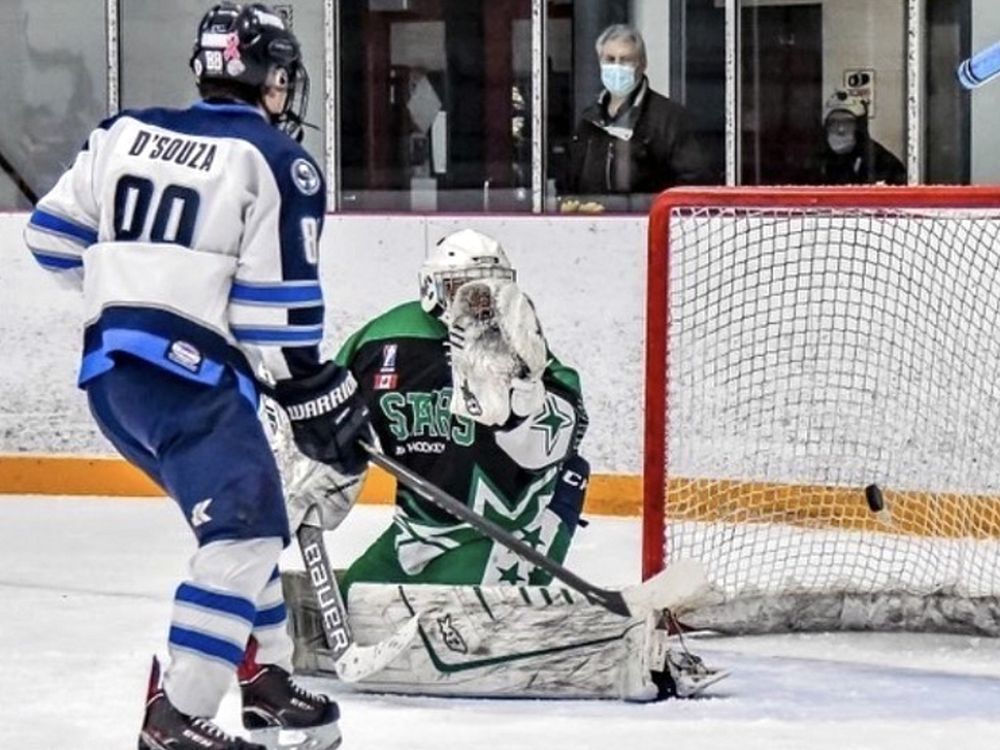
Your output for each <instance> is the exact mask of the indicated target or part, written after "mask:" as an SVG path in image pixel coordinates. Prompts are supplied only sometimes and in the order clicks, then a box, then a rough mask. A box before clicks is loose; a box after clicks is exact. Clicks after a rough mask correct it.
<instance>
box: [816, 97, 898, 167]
mask: <svg viewBox="0 0 1000 750" xmlns="http://www.w3.org/2000/svg"><path fill="white" fill-rule="evenodd" d="M823 129H824V131H825V139H824V144H823V152H822V154H821V155H820V157H819V159H818V160H817V163H816V164H815V165H814V167H813V169H812V170H811V176H810V180H809V181H810V182H815V183H816V184H819V185H861V184H876V183H878V184H885V185H905V184H906V168H905V167H904V166H903V163H902V162H901V161H900V160H899V159H898V158H896V156H895V155H894V154H893V153H892V152H891V151H889V149H887V148H886V147H885V146H883V145H882V144H881V143H879V142H878V141H876V140H875V139H874V138H872V137H871V134H870V133H869V132H868V103H867V102H866V101H865V100H864V99H862V98H860V97H858V96H853V95H851V94H849V93H847V92H846V91H835V92H834V93H833V95H832V96H831V97H830V98H829V99H828V100H827V102H826V105H825V106H824V107H823Z"/></svg>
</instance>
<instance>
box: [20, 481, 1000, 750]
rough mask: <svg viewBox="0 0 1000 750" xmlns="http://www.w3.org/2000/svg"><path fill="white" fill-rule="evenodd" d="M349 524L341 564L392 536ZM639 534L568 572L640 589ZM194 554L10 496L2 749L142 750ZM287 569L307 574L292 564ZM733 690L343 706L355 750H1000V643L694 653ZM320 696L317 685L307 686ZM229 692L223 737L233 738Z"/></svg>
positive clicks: (858, 643)
mask: <svg viewBox="0 0 1000 750" xmlns="http://www.w3.org/2000/svg"><path fill="white" fill-rule="evenodd" d="M388 518H389V515H388V511H387V510H386V509H384V508H374V507H361V508H358V509H356V511H355V512H354V514H353V515H352V517H351V518H350V519H349V520H348V522H347V523H346V524H345V526H344V527H342V528H341V529H340V530H338V531H337V532H336V533H334V534H328V535H327V544H328V546H329V548H330V552H331V557H332V559H333V562H334V564H335V565H343V564H344V563H346V562H347V561H348V560H350V559H351V558H352V557H353V556H354V555H356V554H357V553H359V552H360V551H361V550H362V549H363V548H364V547H365V546H366V544H367V543H368V542H369V541H370V540H371V539H372V538H373V537H374V535H375V534H376V532H377V531H378V530H380V529H381V528H382V527H383V526H384V525H385V524H386V523H387V522H388ZM638 538H639V535H638V522H637V521H634V520H621V519H601V518H598V519H594V520H593V522H592V523H591V525H590V526H589V527H588V528H586V529H583V530H581V532H580V533H579V536H578V542H577V544H576V546H574V548H573V550H572V552H571V554H570V557H569V560H568V564H569V565H570V566H571V567H573V568H574V569H575V570H576V571H577V572H579V573H581V574H582V575H584V576H585V577H589V578H591V579H592V580H594V581H595V582H598V583H602V584H607V585H611V584H616V583H629V582H634V581H636V580H637V578H638V568H639V550H638ZM193 545H194V543H193V539H192V538H191V535H190V534H189V532H188V531H187V529H186V527H185V526H184V523H183V521H182V519H181V517H180V513H179V512H178V511H177V510H176V508H175V506H174V505H173V504H172V503H169V502H165V501H162V500H130V501H122V500H106V499H59V498H16V497H2V496H0V560H2V566H0V597H2V614H0V748H3V749H4V750H7V749H8V748H9V749H10V750H15V749H16V750H53V749H54V748H73V749H74V750H111V749H112V748H115V749H118V748H134V747H135V743H136V736H137V730H138V726H139V721H140V719H141V714H142V703H143V697H144V694H145V682H146V676H147V673H148V666H149V659H150V656H151V655H152V654H153V653H154V652H160V653H162V652H163V651H164V650H165V638H166V628H167V623H168V617H169V612H170V601H171V597H172V594H173V590H174V588H175V586H176V585H177V583H178V582H179V580H180V579H181V578H182V577H183V576H184V574H185V565H186V561H187V558H188V556H189V555H190V553H191V552H192V550H193ZM286 562H287V563H288V565H289V567H301V564H300V563H299V562H298V560H297V551H296V550H294V549H291V550H288V551H286ZM689 641H690V645H691V646H692V648H693V650H694V651H695V652H696V653H699V654H701V655H702V656H704V657H705V660H706V661H707V662H708V663H709V664H711V665H713V666H721V667H725V668H728V669H731V670H732V672H733V674H732V676H731V677H730V678H729V679H727V680H725V681H723V682H722V683H719V684H718V685H716V686H715V687H714V688H712V689H710V694H709V696H708V697H705V698H702V699H700V700H691V701H668V702H664V703H658V704H647V705H628V704H622V703H616V702H583V701H544V702H543V701H518V700H504V701H491V700H445V699H432V698H400V697H390V696H371V695H360V694H351V693H342V694H339V695H338V700H339V702H340V704H341V709H342V712H343V719H342V729H343V732H344V738H345V739H344V745H343V747H344V748H345V750H350V749H351V748H358V749H359V750H394V749H395V748H400V749H401V750H413V749H417V748H421V749H422V748H426V749H427V750H432V749H433V750H445V749H449V748H456V749H458V748H473V747H489V748H490V750H521V749H525V750H585V749H589V748H594V749H595V750H606V749H608V748H611V749H612V750H654V749H655V748H671V750H674V749H676V750H700V749H701V748H705V749H708V748H712V749H715V748H720V749H721V748H727V749H728V748H733V749H734V750H758V749H759V750H765V749H766V750H779V749H781V748H795V749H796V750H855V749H861V748H865V749H867V748H871V749H872V750H876V749H877V750H887V749H895V748H900V749H905V750H924V749H926V750H939V749H943V748H947V749H948V750H978V749H979V748H983V749H984V750H985V749H986V748H990V749H991V750H992V749H994V748H997V747H1000V642H998V641H997V640H994V639H984V638H970V637H957V636H928V635H922V636H918V635H888V634H821V635H806V636H803V635H798V636H790V635H783V636H766V637H759V636H758V637H753V638H719V637H698V638H690V639H689ZM309 686H310V687H313V688H315V687H321V686H322V683H319V682H316V681H310V683H309ZM238 712H239V708H238V696H237V694H236V691H235V687H234V688H233V690H231V691H230V693H229V695H228V696H227V698H226V701H225V702H224V704H223V709H222V713H221V716H220V723H221V724H222V725H223V726H224V727H225V728H227V729H228V730H230V731H237V730H238Z"/></svg>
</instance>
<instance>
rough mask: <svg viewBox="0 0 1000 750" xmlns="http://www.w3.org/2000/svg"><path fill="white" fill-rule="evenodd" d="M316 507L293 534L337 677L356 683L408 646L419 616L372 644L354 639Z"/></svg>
mask: <svg viewBox="0 0 1000 750" xmlns="http://www.w3.org/2000/svg"><path fill="white" fill-rule="evenodd" d="M317 515H318V512H317V510H316V507H315V506H313V507H312V508H310V510H309V512H308V513H306V518H305V520H304V521H303V522H302V525H301V526H299V528H298V531H296V532H295V536H296V538H297V539H298V542H299V550H300V551H301V553H302V561H303V562H304V563H305V566H306V575H308V576H309V584H310V585H311V586H312V590H313V593H314V594H315V596H316V601H317V603H318V604H319V611H320V621H321V622H322V623H323V634H324V635H325V636H326V644H327V646H328V647H329V648H330V651H331V652H332V654H333V659H334V667H335V668H336V670H337V676H338V677H340V679H342V680H343V681H344V682H357V681H358V680H363V679H365V678H366V677H368V676H370V675H373V674H375V673H376V672H378V671H380V670H382V669H384V668H385V667H386V666H387V665H388V664H389V662H391V661H393V660H394V659H395V658H396V657H397V656H399V655H400V654H401V653H402V652H403V651H405V650H406V649H407V647H409V645H410V641H412V640H413V639H414V638H415V637H416V635H417V625H418V624H419V620H420V616H419V615H414V616H413V617H411V618H410V619H409V620H407V621H406V622H405V623H403V625H402V626H401V627H400V628H399V630H397V631H396V632H395V633H393V634H392V635H391V636H389V637H388V638H386V639H385V640H383V641H380V642H378V643H376V644H373V645H371V646H362V645H360V644H358V643H356V642H355V640H354V637H353V635H352V634H351V628H350V625H349V624H348V622H347V607H346V606H344V598H343V597H342V596H341V594H340V587H339V586H338V585H337V578H336V576H334V574H333V569H332V568H331V567H330V559H329V557H327V554H326V545H325V544H324V543H323V529H322V527H320V526H319V525H318V523H317V520H316V518H317Z"/></svg>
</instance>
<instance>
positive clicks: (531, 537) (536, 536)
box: [521, 526, 542, 549]
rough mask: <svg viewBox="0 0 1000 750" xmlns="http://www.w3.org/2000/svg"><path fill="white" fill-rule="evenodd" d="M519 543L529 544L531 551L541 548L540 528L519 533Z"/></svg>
mask: <svg viewBox="0 0 1000 750" xmlns="http://www.w3.org/2000/svg"><path fill="white" fill-rule="evenodd" d="M521 541H522V542H524V543H525V544H530V545H531V548H532V549H538V548H539V547H541V546H542V527H541V526H536V527H535V528H533V529H531V530H530V531H528V530H525V531H523V532H522V533H521Z"/></svg>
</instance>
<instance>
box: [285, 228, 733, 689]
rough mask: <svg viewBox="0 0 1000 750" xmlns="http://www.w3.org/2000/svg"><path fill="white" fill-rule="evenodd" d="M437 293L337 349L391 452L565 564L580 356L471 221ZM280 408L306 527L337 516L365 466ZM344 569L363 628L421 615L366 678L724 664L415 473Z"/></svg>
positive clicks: (308, 600) (421, 679) (610, 680)
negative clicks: (493, 534)
mask: <svg viewBox="0 0 1000 750" xmlns="http://www.w3.org/2000/svg"><path fill="white" fill-rule="evenodd" d="M420 291H421V298H420V300H419V301H412V302H408V303H405V304H402V305H400V306H398V307H395V308H393V309H391V310H389V311H388V312H386V313H384V314H383V315H381V316H379V317H377V318H375V319H374V320H372V321H370V322H369V323H367V324H366V325H365V326H363V327H362V328H361V329H360V330H359V331H357V332H356V333H355V334H354V335H353V336H351V338H350V339H348V341H347V342H346V343H345V344H344V345H343V347H342V348H341V350H340V352H339V353H338V354H337V357H336V361H337V363H338V364H340V365H342V366H344V367H347V368H349V369H350V370H351V372H352V373H353V374H354V377H355V378H356V379H357V382H358V387H359V389H360V391H361V393H362V394H363V397H364V399H365V401H366V403H367V404H368V406H369V409H370V410H371V419H372V426H373V428H374V430H375V433H376V436H377V438H378V442H379V443H380V447H381V449H382V451H383V452H385V453H386V455H388V456H391V457H392V458H394V459H396V460H397V461H399V462H400V463H402V464H404V465H405V466H406V467H408V468H409V469H412V470H413V471H415V472H417V473H418V474H420V475H421V476H423V477H424V478H425V479H427V480H429V481H430V482H432V483H434V484H435V485H437V486H439V487H440V488H441V489H443V490H445V491H446V492H448V493H450V494H451V495H453V496H455V497H457V498H459V499H463V500H465V502H466V503H467V504H468V506H469V507H471V508H473V509H474V510H475V511H476V512H477V513H480V514H481V515H483V516H484V517H486V518H488V519H490V520H492V521H494V522H495V523H497V524H499V525H501V526H502V527H504V528H506V529H507V530H509V531H511V532H513V533H515V534H516V535H517V536H518V537H519V538H520V539H522V540H524V541H525V542H527V543H528V544H531V545H532V546H534V547H535V548H536V549H538V550H539V551H543V552H544V553H545V554H546V555H547V556H548V557H550V558H551V559H553V560H555V561H557V562H562V560H563V559H564V558H565V556H566V553H567V551H568V549H569V545H570V542H571V540H572V537H573V534H574V533H575V531H576V529H577V528H578V526H579V523H580V513H581V510H582V508H583V501H584V493H585V490H586V485H587V481H588V478H589V474H590V469H589V465H588V464H587V462H586V460H585V459H584V458H583V457H582V456H581V455H580V454H579V446H580V442H581V440H582V438H583V435H584V433H585V431H586V428H587V417H586V412H585V410H584V406H583V398H582V395H581V389H580V381H579V377H578V375H577V373H576V371H575V370H573V369H572V368H570V367H567V366H565V365H563V364H562V363H561V362H559V360H558V359H556V358H555V357H554V356H553V355H552V353H551V352H550V351H549V350H548V347H547V345H546V342H545V338H544V336H543V333H542V328H541V325H540V323H539V321H538V318H537V315H536V312H535V308H534V305H533V304H532V303H531V301H530V300H529V299H528V297H527V296H526V295H525V294H524V293H523V292H522V291H521V290H520V289H519V288H518V286H517V283H516V274H515V271H514V269H513V268H512V266H511V264H510V262H509V260H508V259H507V256H506V254H505V253H504V251H503V249H502V248H501V246H500V245H499V243H497V242H496V240H494V239H492V238H490V237H487V236H486V235H483V234H481V233H479V232H476V231H474V230H468V229H466V230H461V231H459V232H456V233H454V234H451V235H449V236H447V237H445V238H444V239H443V240H441V242H439V243H438V244H437V245H436V246H435V247H434V248H433V249H432V250H431V252H430V254H429V256H428V258H427V259H426V261H425V262H424V264H423V266H422V268H421V270H420ZM272 408H273V407H272ZM270 421H271V422H272V423H273V424H272V434H273V435H274V436H275V438H274V440H273V443H274V445H275V450H276V454H277V455H278V463H279V466H280V467H281V468H282V474H283V477H284V479H285V484H286V495H287V496H288V498H289V515H290V517H291V522H292V527H293V528H294V527H295V526H296V525H297V521H298V520H300V519H301V518H302V517H303V516H304V514H305V513H306V512H307V510H308V509H309V508H310V507H316V508H318V510H319V512H320V515H321V518H322V524H323V526H324V527H325V528H327V529H333V528H335V527H336V526H337V525H338V524H339V523H340V521H341V520H342V519H343V517H344V516H345V515H346V513H347V512H348V511H349V510H350V508H351V506H352V505H353V502H354V500H355V499H356V496H357V493H358V491H359V490H360V485H361V478H360V477H343V476H338V475H336V474H335V473H334V472H333V471H332V470H331V469H330V467H328V466H325V465H322V464H316V463H314V462H311V461H309V460H308V459H305V458H304V457H302V456H301V455H300V454H298V453H297V451H296V449H295V448H294V443H293V442H292V441H291V440H290V439H288V437H287V435H286V434H285V433H287V430H286V429H284V428H283V426H282V424H283V420H282V415H281V414H280V413H278V412H273V413H272V414H270ZM340 582H341V588H342V589H343V591H344V595H345V596H346V597H347V599H348V609H349V613H350V614H349V620H350V624H351V628H352V630H353V631H354V633H355V636H356V638H357V640H358V641H361V642H364V641H369V642H371V641H377V640H379V639H380V638H383V637H384V636H386V635H387V634H390V633H392V632H393V630H394V629H395V628H397V627H399V626H400V624H401V623H403V622H405V621H406V620H407V619H408V618H410V617H412V616H413V615H414V614H419V615H420V622H421V626H420V629H419V631H418V637H417V638H415V639H414V641H413V643H412V644H411V647H410V649H409V650H408V651H407V652H405V653H404V654H402V655H401V656H400V657H399V658H398V659H396V660H395V661H394V662H392V663H391V664H389V666H388V667H386V668H385V669H383V670H381V671H380V672H378V673H376V674H374V675H372V676H370V677H369V678H367V679H365V680H363V681H361V682H359V683H356V684H355V687H358V688H361V689H371V690H377V691H392V692H403V693H429V694H441V695H456V696H458V695H462V696H470V695H477V696H534V697H578V698H579V697H583V698H622V699H629V700H655V699H657V698H660V697H665V696H668V695H691V694H694V693H697V692H700V691H701V690H703V689H704V688H705V687H706V686H707V685H709V684H711V683H712V682H715V681H716V680H718V679H719V678H720V677H721V676H723V675H724V673H722V672H718V671H715V670H709V669H706V668H705V667H704V665H703V664H702V663H701V661H700V660H699V659H697V658H696V657H693V656H692V655H690V654H688V653H687V652H686V651H684V650H683V649H671V648H670V647H669V646H668V636H667V633H666V631H665V630H664V629H663V627H662V626H663V622H662V618H661V617H660V616H658V615H656V616H652V615H651V616H650V617H647V618H642V619H628V618H623V617H620V616H618V615H615V614H612V613H610V612H608V611H606V610H604V609H603V608H601V607H599V606H596V605H594V604H591V603H589V602H587V601H586V600H585V599H584V598H583V597H582V596H581V595H580V594H577V593H575V592H572V591H569V590H567V589H565V588H563V587H561V586H548V585H547V584H549V583H550V577H549V575H548V574H547V573H546V572H544V571H542V570H539V569H537V568H535V567H534V566H532V565H530V564H529V563H527V562H525V561H523V560H521V559H520V558H519V557H518V556H517V555H515V554H514V553H512V552H511V551H510V550H508V549H506V548H505V547H503V546H502V545H500V544H498V543H496V542H494V541H493V540H491V539H489V538H488V537H486V536H484V535H483V534H481V533H480V532H479V531H478V530H476V529H475V528H473V527H471V526H469V525H466V524H464V523H460V522H458V521H456V520H455V519H454V518H451V517H450V516H448V515H447V514H446V513H444V512H443V511H441V510H439V509H438V508H437V507H436V506H434V505H433V504H431V503H430V502H427V501H425V500H424V499H423V498H421V497H419V496H416V495H415V494H414V493H412V492H410V491H409V490H407V489H406V488H405V487H403V486H402V485H400V486H399V488H398V489H397V493H396V508H395V513H394V516H393V521H392V524H391V525H390V526H389V528H388V529H386V530H385V531H384V532H383V533H382V534H381V535H380V536H379V537H378V539H377V540H376V541H375V542H374V543H373V544H372V545H371V546H370V547H369V548H368V549H367V550H366V551H365V552H364V553H363V554H362V555H361V557H360V558H358V559H357V560H356V561H355V562H354V563H353V564H352V565H351V566H350V567H349V568H348V569H347V570H346V571H345V572H344V574H343V575H342V576H341V578H340ZM399 584H402V585H399ZM285 585H286V589H287V590H288V591H287V596H286V599H287V601H288V603H289V607H290V617H289V621H290V623H291V624H292V628H293V631H294V632H293V635H294V638H295V641H296V657H295V658H296V665H297V667H299V668H300V669H304V670H307V671H318V672H323V671H333V668H332V662H331V660H330V659H329V657H328V654H327V652H326V649H325V648H324V646H325V642H324V637H323V630H322V627H321V626H320V623H319V622H318V620H319V611H318V608H317V607H316V604H315V602H314V600H313V597H312V592H311V590H310V588H309V585H308V580H307V579H306V578H305V577H304V576H302V575H295V574H291V575H286V580H285Z"/></svg>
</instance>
